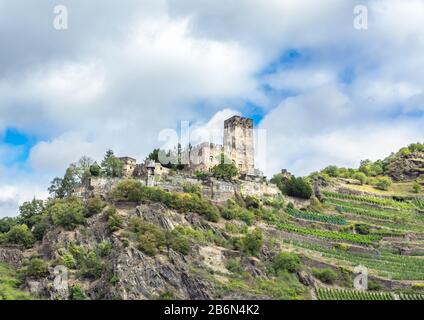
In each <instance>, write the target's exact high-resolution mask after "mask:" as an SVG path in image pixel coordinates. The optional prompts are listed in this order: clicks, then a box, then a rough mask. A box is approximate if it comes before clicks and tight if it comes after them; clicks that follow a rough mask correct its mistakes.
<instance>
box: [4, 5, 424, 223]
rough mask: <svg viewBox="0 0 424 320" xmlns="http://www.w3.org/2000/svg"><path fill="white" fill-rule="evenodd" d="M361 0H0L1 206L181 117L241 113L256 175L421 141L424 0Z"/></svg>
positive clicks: (125, 149)
mask: <svg viewBox="0 0 424 320" xmlns="http://www.w3.org/2000/svg"><path fill="white" fill-rule="evenodd" d="M59 4H60V5H63V6H65V8H66V9H67V14H68V19H67V22H68V25H67V29H57V28H55V27H54V26H55V24H54V22H55V21H56V22H57V20H56V19H57V16H58V13H57V12H56V13H55V11H54V9H55V7H56V6H57V5H59ZM357 5H358V2H357V1H351V0H343V1H340V0H321V1H310V0H267V1H262V0H227V1H225V2H221V1H212V0H202V1H199V0H121V1H113V0H103V1H101V2H100V1H84V0H72V1H71V0H69V1H66V0H61V1H59V2H58V1H53V0H39V1H33V0H14V1H11V0H0V217H2V216H13V215H16V214H17V213H18V211H17V208H18V206H19V204H21V203H22V202H23V201H26V200H30V199H32V198H33V197H34V196H35V197H39V198H45V197H47V196H48V194H47V192H46V190H47V187H48V185H49V182H50V181H51V180H52V179H53V178H54V177H55V176H60V175H63V172H64V170H65V168H66V167H67V166H68V165H69V164H70V163H71V162H74V161H76V160H78V159H79V158H80V157H81V156H83V155H86V156H89V157H91V158H93V159H95V160H101V158H102V157H103V155H104V152H105V150H107V149H109V148H111V149H113V150H114V151H115V154H117V155H119V156H123V155H128V156H133V157H136V158H137V159H139V160H140V161H142V160H143V159H144V158H145V157H146V155H147V154H148V153H149V152H150V151H151V150H152V149H153V148H155V147H158V146H161V145H162V144H163V141H160V139H159V138H160V136H161V135H160V133H161V132H163V130H166V129H174V130H177V129H178V128H179V127H180V125H181V121H189V122H190V124H191V126H192V128H193V130H194V131H197V132H198V133H199V134H200V135H201V134H202V133H204V132H205V131H206V132H208V130H216V129H220V128H222V122H223V121H224V120H225V119H226V118H228V117H230V116H232V115H234V114H239V115H243V116H247V117H252V118H253V119H254V122H255V126H256V127H257V128H258V129H261V130H263V132H266V152H265V154H266V161H265V162H264V163H261V164H260V166H261V169H262V170H263V171H264V172H265V173H266V174H267V175H268V176H271V175H272V174H273V173H276V172H279V171H280V170H281V169H283V168H285V169H288V170H289V171H291V172H293V173H295V174H296V175H306V174H308V173H310V172H312V171H315V170H318V169H321V168H323V167H326V166H327V165H329V164H336V165H339V166H349V167H352V166H353V167H354V166H357V165H358V164H359V162H360V160H362V159H367V158H369V159H372V160H376V159H379V158H384V157H385V156H387V155H389V154H390V153H391V152H393V151H396V150H398V149H399V148H401V147H403V146H405V145H407V144H409V143H412V142H417V141H423V140H424V87H423V84H424V72H422V71H423V70H424V54H423V53H424V0H408V1H404V0H368V1H366V0H363V1H362V2H361V5H362V6H363V7H361V8H362V9H363V8H365V9H366V18H367V19H366V20H364V19H363V17H364V15H363V14H364V12H365V11H363V10H362V11H361V15H360V17H361V19H362V20H361V28H358V25H357V23H358V17H359V16H358V11H356V10H355V8H356V9H358V8H357ZM365 21H366V22H367V23H366V24H365ZM62 22H63V21H62Z"/></svg>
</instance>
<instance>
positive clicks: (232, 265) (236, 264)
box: [225, 259, 243, 274]
mask: <svg viewBox="0 0 424 320" xmlns="http://www.w3.org/2000/svg"><path fill="white" fill-rule="evenodd" d="M225 267H226V268H227V269H228V270H229V271H231V272H233V273H236V274H241V273H242V272H243V267H242V266H241V263H240V259H229V260H228V261H227V263H226V264H225Z"/></svg>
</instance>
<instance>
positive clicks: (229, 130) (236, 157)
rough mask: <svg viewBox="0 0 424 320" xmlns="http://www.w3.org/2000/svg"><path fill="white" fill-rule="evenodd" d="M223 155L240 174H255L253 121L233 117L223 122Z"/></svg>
mask: <svg viewBox="0 0 424 320" xmlns="http://www.w3.org/2000/svg"><path fill="white" fill-rule="evenodd" d="M224 154H225V156H226V157H227V158H228V159H231V161H232V162H233V163H234V164H235V165H236V167H237V168H238V169H239V172H240V173H241V174H251V175H254V173H255V155H254V146H253V120H252V119H249V118H243V117H240V116H234V117H232V118H230V119H228V120H225V122H224Z"/></svg>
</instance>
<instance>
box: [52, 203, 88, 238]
mask: <svg viewBox="0 0 424 320" xmlns="http://www.w3.org/2000/svg"><path fill="white" fill-rule="evenodd" d="M47 212H48V214H49V215H50V217H51V219H52V221H53V224H54V225H55V226H61V227H63V228H65V229H67V230H72V229H74V228H75V227H76V226H78V225H81V224H84V222H85V208H84V203H83V202H82V200H81V199H79V198H76V197H69V198H65V199H56V200H55V201H54V202H53V204H51V205H50V206H49V207H48V208H47Z"/></svg>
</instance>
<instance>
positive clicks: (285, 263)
mask: <svg viewBox="0 0 424 320" xmlns="http://www.w3.org/2000/svg"><path fill="white" fill-rule="evenodd" d="M272 268H273V269H274V272H275V273H276V274H278V273H279V272H280V271H288V272H290V273H294V272H296V271H299V269H300V258H299V256H298V255H297V254H294V253H286V252H281V253H280V254H278V255H277V256H276V257H275V258H274V261H273V263H272Z"/></svg>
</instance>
